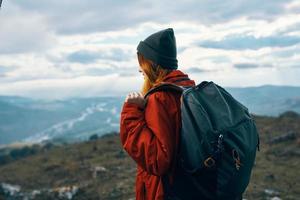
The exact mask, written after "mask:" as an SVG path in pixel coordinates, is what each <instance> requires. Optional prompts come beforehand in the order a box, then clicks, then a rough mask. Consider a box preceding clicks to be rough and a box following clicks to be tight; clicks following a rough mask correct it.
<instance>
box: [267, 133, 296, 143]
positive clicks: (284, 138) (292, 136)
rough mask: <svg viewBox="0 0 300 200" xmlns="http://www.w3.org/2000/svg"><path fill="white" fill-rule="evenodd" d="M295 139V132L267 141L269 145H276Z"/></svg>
mask: <svg viewBox="0 0 300 200" xmlns="http://www.w3.org/2000/svg"><path fill="white" fill-rule="evenodd" d="M296 138H297V137H296V133H295V132H289V133H286V134H283V135H280V136H277V137H274V138H272V139H271V140H270V141H269V144H277V143H280V142H285V141H289V140H295V139H296Z"/></svg>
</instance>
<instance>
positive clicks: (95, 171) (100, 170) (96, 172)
mask: <svg viewBox="0 0 300 200" xmlns="http://www.w3.org/2000/svg"><path fill="white" fill-rule="evenodd" d="M92 172H93V178H97V176H98V175H99V174H100V173H103V172H107V169H106V168H105V167H103V166H95V167H94V168H93V169H92Z"/></svg>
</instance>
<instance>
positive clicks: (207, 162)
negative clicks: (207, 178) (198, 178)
mask: <svg viewBox="0 0 300 200" xmlns="http://www.w3.org/2000/svg"><path fill="white" fill-rule="evenodd" d="M204 165H205V167H207V168H212V167H214V166H215V165H216V161H215V160H214V159H213V158H212V157H211V156H210V157H208V158H207V159H206V160H205V161H204Z"/></svg>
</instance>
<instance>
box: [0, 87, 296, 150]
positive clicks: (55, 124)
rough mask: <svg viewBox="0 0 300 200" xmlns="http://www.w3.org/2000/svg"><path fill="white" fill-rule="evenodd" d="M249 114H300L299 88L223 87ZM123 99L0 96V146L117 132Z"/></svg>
mask: <svg viewBox="0 0 300 200" xmlns="http://www.w3.org/2000/svg"><path fill="white" fill-rule="evenodd" d="M225 89H227V90H228V92H230V93H231V94H232V96H233V97H235V98H236V99H237V100H239V101H240V102H241V103H243V104H244V105H246V106H247V107H248V108H249V111H250V112H251V113H255V114H258V115H265V116H279V115H280V114H281V113H283V112H285V111H289V110H290V111H295V112H298V113H300V87H292V86H272V85H265V86H260V87H246V88H229V87H228V88H225ZM124 99H125V97H93V98H72V99H65V100H53V101H47V100H36V99H30V98H23V97H18V96H0V145H1V144H2V145H3V144H10V143H14V142H20V141H21V142H22V141H23V142H24V141H26V142H40V141H43V140H53V139H58V140H64V141H66V142H72V141H78V140H84V139H87V138H88V137H89V136H90V135H92V134H95V133H97V134H99V135H101V134H104V133H106V132H109V131H118V130H119V117H120V116H119V115H120V112H121V106H122V104H123V101H124Z"/></svg>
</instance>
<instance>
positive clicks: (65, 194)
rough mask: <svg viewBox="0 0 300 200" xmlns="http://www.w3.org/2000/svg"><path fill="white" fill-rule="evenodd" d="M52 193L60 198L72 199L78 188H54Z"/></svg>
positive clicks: (72, 186)
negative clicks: (55, 193)
mask: <svg viewBox="0 0 300 200" xmlns="http://www.w3.org/2000/svg"><path fill="white" fill-rule="evenodd" d="M54 191H55V192H57V193H58V196H59V197H60V198H66V199H72V198H73V197H74V196H75V195H76V193H77V192H78V187H77V186H74V185H71V186H64V187H60V188H55V189H54Z"/></svg>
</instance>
